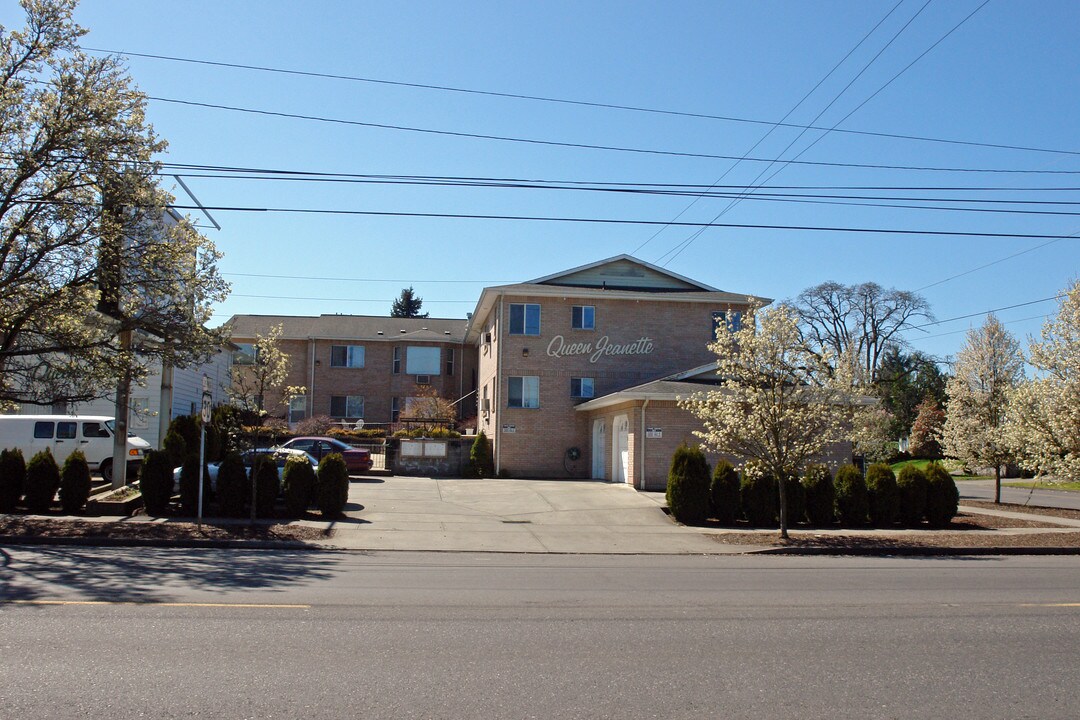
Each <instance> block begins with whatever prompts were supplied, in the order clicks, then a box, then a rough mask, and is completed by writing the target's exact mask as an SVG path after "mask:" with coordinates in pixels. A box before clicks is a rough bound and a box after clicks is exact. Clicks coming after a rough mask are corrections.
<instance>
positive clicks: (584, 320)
mask: <svg viewBox="0 0 1080 720" xmlns="http://www.w3.org/2000/svg"><path fill="white" fill-rule="evenodd" d="M570 327H571V328H572V329H573V330H592V329H594V328H595V327H596V308H595V307H593V306H592V305H575V306H574V307H573V309H571V311H570Z"/></svg>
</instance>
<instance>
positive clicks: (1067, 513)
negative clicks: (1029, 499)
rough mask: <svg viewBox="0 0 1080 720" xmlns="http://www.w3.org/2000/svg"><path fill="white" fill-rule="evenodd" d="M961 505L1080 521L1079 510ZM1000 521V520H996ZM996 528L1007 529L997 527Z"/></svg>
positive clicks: (982, 503)
mask: <svg viewBox="0 0 1080 720" xmlns="http://www.w3.org/2000/svg"><path fill="white" fill-rule="evenodd" d="M960 504H961V505H969V506H971V507H975V508H986V509H987V510H1007V511H1009V512H1019V513H1027V514H1029V515H1050V516H1052V517H1059V518H1066V519H1069V520H1080V510H1068V509H1066V508H1048V507H1040V506H1038V505H1019V504H1017V503H992V502H987V501H985V500H966V499H965V500H961V501H960ZM998 519H1001V518H998ZM998 527H1007V526H1005V525H999V526H998Z"/></svg>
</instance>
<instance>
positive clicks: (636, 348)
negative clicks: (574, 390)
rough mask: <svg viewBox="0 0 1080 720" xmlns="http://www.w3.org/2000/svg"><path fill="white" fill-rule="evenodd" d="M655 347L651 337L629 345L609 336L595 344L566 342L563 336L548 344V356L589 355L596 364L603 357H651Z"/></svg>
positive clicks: (642, 338) (599, 339) (590, 359)
mask: <svg viewBox="0 0 1080 720" xmlns="http://www.w3.org/2000/svg"><path fill="white" fill-rule="evenodd" d="M653 347H654V346H653V340H652V338H650V337H640V338H638V339H637V340H634V341H633V342H628V343H613V342H611V339H610V338H609V337H608V336H607V335H604V336H603V337H601V338H598V339H597V340H596V341H595V342H566V339H565V338H564V337H563V336H562V335H556V336H555V337H553V338H551V342H549V343H548V346H547V354H548V355H550V356H551V357H554V358H561V357H571V356H574V355H588V356H589V362H591V363H594V362H596V361H597V360H599V359H600V358H602V357H609V356H614V355H649V354H650V353H652V351H653Z"/></svg>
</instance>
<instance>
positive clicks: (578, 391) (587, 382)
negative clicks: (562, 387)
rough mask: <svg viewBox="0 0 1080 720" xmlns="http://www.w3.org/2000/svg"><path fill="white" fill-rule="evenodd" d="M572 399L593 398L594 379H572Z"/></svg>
mask: <svg viewBox="0 0 1080 720" xmlns="http://www.w3.org/2000/svg"><path fill="white" fill-rule="evenodd" d="M570 397H574V398H591V397H594V395H593V379H592V378H570Z"/></svg>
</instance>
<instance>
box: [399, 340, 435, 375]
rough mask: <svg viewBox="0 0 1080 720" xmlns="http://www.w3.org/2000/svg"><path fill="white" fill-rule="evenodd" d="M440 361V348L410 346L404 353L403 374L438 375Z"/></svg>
mask: <svg viewBox="0 0 1080 720" xmlns="http://www.w3.org/2000/svg"><path fill="white" fill-rule="evenodd" d="M441 360H442V355H441V350H440V348H437V347H422V346H419V345H410V346H409V347H408V349H407V351H406V353H405V372H406V374H408V375H438V374H439V372H440V368H439V365H440V363H441Z"/></svg>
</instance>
